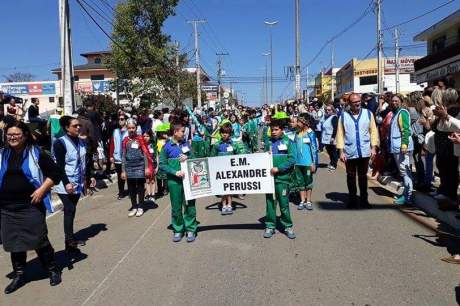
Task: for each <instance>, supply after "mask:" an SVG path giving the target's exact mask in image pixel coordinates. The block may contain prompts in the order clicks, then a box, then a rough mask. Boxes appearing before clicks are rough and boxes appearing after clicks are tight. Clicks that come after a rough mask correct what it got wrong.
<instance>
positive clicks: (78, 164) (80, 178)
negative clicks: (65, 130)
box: [54, 135, 86, 194]
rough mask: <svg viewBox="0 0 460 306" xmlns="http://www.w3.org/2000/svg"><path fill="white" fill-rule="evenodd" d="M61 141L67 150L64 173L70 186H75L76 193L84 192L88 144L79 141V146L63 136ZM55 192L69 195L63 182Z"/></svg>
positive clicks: (55, 188)
mask: <svg viewBox="0 0 460 306" xmlns="http://www.w3.org/2000/svg"><path fill="white" fill-rule="evenodd" d="M58 141H61V142H62V143H63V144H64V146H65V148H66V151H67V152H66V154H65V167H64V171H65V174H66V175H67V178H68V179H69V182H70V184H72V185H74V189H75V193H82V192H83V184H84V177H85V171H86V144H85V142H84V141H83V140H81V139H79V140H78V145H75V143H74V142H73V141H72V140H71V139H70V138H69V137H68V136H67V135H65V136H62V137H61V138H59V140H58ZM54 192H57V193H61V194H67V191H66V190H65V187H64V184H63V182H61V183H60V184H59V185H57V186H56V187H54Z"/></svg>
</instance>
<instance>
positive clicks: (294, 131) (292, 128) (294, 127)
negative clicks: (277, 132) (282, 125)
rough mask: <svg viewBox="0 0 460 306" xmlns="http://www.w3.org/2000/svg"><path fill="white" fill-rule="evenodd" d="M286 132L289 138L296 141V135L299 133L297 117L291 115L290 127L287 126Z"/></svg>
mask: <svg viewBox="0 0 460 306" xmlns="http://www.w3.org/2000/svg"><path fill="white" fill-rule="evenodd" d="M284 134H285V135H286V136H287V137H288V138H289V140H291V141H295V136H296V134H297V117H291V119H290V120H289V127H288V128H286V130H285V131H284Z"/></svg>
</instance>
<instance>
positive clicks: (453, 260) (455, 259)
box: [441, 255, 460, 265]
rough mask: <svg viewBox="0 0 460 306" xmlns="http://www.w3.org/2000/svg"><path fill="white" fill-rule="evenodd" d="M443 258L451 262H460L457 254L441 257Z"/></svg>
mask: <svg viewBox="0 0 460 306" xmlns="http://www.w3.org/2000/svg"><path fill="white" fill-rule="evenodd" d="M441 260H442V261H444V262H447V263H450V264H457V265H458V264H460V258H455V255H452V256H448V257H444V258H441Z"/></svg>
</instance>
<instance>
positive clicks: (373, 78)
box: [359, 75, 377, 86]
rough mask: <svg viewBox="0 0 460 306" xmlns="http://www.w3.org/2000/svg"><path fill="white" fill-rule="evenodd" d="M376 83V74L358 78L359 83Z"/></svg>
mask: <svg viewBox="0 0 460 306" xmlns="http://www.w3.org/2000/svg"><path fill="white" fill-rule="evenodd" d="M375 84H377V76H376V75H370V76H364V77H360V78H359V85H361V86H362V85H375Z"/></svg>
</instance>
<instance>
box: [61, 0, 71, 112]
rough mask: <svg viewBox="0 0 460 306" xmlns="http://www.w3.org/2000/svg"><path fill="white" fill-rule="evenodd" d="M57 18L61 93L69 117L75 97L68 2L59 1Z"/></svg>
mask: <svg viewBox="0 0 460 306" xmlns="http://www.w3.org/2000/svg"><path fill="white" fill-rule="evenodd" d="M59 18H60V20H59V21H60V30H61V92H62V98H63V102H64V114H65V115H69V116H70V115H72V114H73V112H74V110H75V95H74V90H73V88H74V82H73V81H74V80H73V63H72V40H71V31H70V10H69V1H68V0H59Z"/></svg>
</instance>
